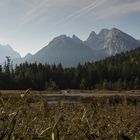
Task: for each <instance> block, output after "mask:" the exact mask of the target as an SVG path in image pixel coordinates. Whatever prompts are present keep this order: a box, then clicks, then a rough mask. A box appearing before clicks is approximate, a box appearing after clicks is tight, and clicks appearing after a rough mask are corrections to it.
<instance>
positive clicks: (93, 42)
mask: <svg viewBox="0 0 140 140" xmlns="http://www.w3.org/2000/svg"><path fill="white" fill-rule="evenodd" d="M85 44H86V45H87V46H89V47H90V48H92V49H93V50H101V51H104V53H105V54H106V55H107V56H111V55H115V54H117V53H121V52H126V51H130V50H132V49H135V48H137V47H139V46H140V43H139V41H138V40H136V39H134V38H133V37H131V36H130V35H128V34H126V33H124V32H122V31H120V30H118V29H116V28H113V29H111V30H108V29H102V30H101V31H100V33H99V34H98V35H97V34H96V33H95V32H92V33H91V34H90V36H89V37H88V39H87V40H86V41H85Z"/></svg>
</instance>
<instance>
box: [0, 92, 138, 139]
mask: <svg viewBox="0 0 140 140" xmlns="http://www.w3.org/2000/svg"><path fill="white" fill-rule="evenodd" d="M114 99H119V100H120V97H119V98H118V97H114ZM125 99H126V98H125ZM82 101H83V99H82ZM86 101H88V103H79V104H64V103H63V101H61V102H59V103H58V104H55V105H52V106H50V105H49V104H48V101H47V98H45V97H43V96H42V97H40V98H39V99H36V97H35V96H33V94H32V93H31V91H30V90H27V91H26V92H25V93H21V94H19V95H17V96H10V97H8V96H4V95H1V96H0V139H2V140H11V139H13V140H31V139H35V140H36V139H38V140H40V139H41V140H123V139H126V138H127V139H132V140H139V139H140V105H139V104H128V102H126V101H125V102H119V103H118V104H110V103H109V102H101V100H100V99H99V98H95V97H94V98H91V99H90V102H89V99H88V100H87V99H86ZM106 101H108V100H106Z"/></svg>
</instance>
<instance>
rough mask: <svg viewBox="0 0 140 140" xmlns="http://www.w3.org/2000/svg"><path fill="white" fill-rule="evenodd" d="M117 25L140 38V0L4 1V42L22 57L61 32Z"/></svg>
mask: <svg viewBox="0 0 140 140" xmlns="http://www.w3.org/2000/svg"><path fill="white" fill-rule="evenodd" d="M112 27H117V28H119V29H121V30H123V31H125V32H127V33H128V34H130V35H132V36H134V37H135V38H137V39H140V0H0V43H4V44H10V45H11V46H12V47H13V48H14V49H15V50H17V51H18V52H19V53H20V54H21V55H22V56H24V55H25V54H26V53H28V52H31V53H35V52H37V51H38V50H39V49H41V48H42V47H44V46H46V45H47V44H48V42H49V41H51V40H52V39H53V38H54V37H56V36H58V35H60V34H67V35H68V36H72V35H73V34H76V35H77V36H79V37H80V38H81V39H82V40H85V39H86V38H87V37H88V35H89V33H90V32H91V31H92V30H93V31H96V32H97V33H98V32H99V31H100V29H102V28H112Z"/></svg>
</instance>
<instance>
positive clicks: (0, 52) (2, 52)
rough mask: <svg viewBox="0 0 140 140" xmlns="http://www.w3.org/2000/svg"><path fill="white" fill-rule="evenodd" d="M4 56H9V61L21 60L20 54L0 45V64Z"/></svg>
mask: <svg viewBox="0 0 140 140" xmlns="http://www.w3.org/2000/svg"><path fill="white" fill-rule="evenodd" d="M6 56H10V58H11V59H15V58H21V56H20V54H19V53H18V52H16V51H14V50H13V49H12V48H11V46H9V45H0V63H4V62H5V60H6Z"/></svg>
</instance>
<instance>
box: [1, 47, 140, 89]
mask: <svg viewBox="0 0 140 140" xmlns="http://www.w3.org/2000/svg"><path fill="white" fill-rule="evenodd" d="M10 63H11V61H10V58H9V57H8V58H7V62H6V64H5V66H4V68H2V67H1V66H0V88H1V89H28V88H32V89H34V90H48V89H51V90H52V89H95V88H97V89H108V90H122V89H125V90H126V89H140V48H138V49H136V50H133V51H131V52H126V53H121V54H117V55H116V56H112V57H109V58H106V59H105V60H101V61H98V62H94V63H86V64H85V65H83V66H82V65H80V64H79V65H78V66H77V67H76V68H63V67H62V65H61V64H59V65H47V64H45V65H42V64H36V63H34V64H28V63H24V64H20V65H19V66H15V69H11V68H12V66H11V64H10ZM10 67H11V68H10Z"/></svg>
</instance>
